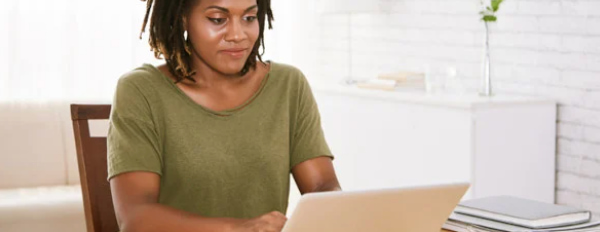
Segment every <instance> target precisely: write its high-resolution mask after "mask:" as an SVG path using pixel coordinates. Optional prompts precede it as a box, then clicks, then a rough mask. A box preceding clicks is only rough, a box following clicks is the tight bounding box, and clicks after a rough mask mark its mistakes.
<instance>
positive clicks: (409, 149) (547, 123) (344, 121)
mask: <svg viewBox="0 0 600 232" xmlns="http://www.w3.org/2000/svg"><path fill="white" fill-rule="evenodd" d="M313 93H314V94H315V97H316V99H317V102H318V104H319V109H320V112H321V118H322V125H323V129H324V131H325V136H326V138H327V141H328V143H329V145H330V147H331V149H332V151H333V153H334V155H335V156H336V160H335V161H334V165H335V168H336V171H337V174H338V177H339V179H340V181H341V184H342V187H343V189H344V190H364V189H376V188H391V187H403V186H414V185H429V184H439V183H449V182H462V181H467V182H470V183H471V184H472V186H471V189H470V190H469V192H468V193H467V195H466V196H465V198H464V199H468V198H472V197H485V196H492V195H505V194H506V195H513V196H519V197H524V198H529V199H535V200H540V201H544V202H552V203H553V202H554V186H555V138H556V104H555V103H554V102H553V101H549V100H543V99H536V98H530V97H516V96H494V97H491V98H487V97H480V96H477V95H475V94H473V95H440V94H438V95H432V94H425V93H402V92H384V91H377V90H362V89H356V88H352V87H342V86H339V87H333V88H323V87H319V86H313ZM294 197H297V196H293V198H294ZM290 202H291V203H292V204H291V207H293V202H294V199H292V200H291V201H290Z"/></svg>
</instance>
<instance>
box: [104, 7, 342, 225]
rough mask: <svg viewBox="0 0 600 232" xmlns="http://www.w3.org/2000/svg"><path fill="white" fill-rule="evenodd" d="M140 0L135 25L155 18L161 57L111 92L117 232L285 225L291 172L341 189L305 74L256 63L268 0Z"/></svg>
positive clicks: (313, 185) (316, 186) (308, 183)
mask: <svg viewBox="0 0 600 232" xmlns="http://www.w3.org/2000/svg"><path fill="white" fill-rule="evenodd" d="M147 5H148V8H147V13H146V17H145V19H144V26H143V29H142V33H143V32H144V28H145V27H146V22H147V21H148V19H150V26H149V30H150V45H151V47H152V49H153V50H154V53H155V56H156V57H157V58H159V57H164V58H165V60H166V64H164V65H161V66H158V67H154V66H151V65H147V64H146V65H143V66H142V67H140V68H137V69H135V70H133V71H132V72H130V73H127V74H125V75H124V76H123V77H121V79H120V80H119V83H118V86H117V90H116V93H115V99H114V104H113V111H112V113H111V127H110V131H109V137H108V151H109V152H108V164H109V168H108V169H109V170H108V171H109V177H108V179H109V181H110V185H111V190H112V196H113V202H114V205H115V211H116V215H117V219H118V222H119V226H120V228H121V230H123V231H126V232H138V231H148V232H151V231H178V232H187V231H197V232H201V231H240V232H242V231H261V232H262V231H269V232H270V231H281V229H282V227H283V225H284V223H285V221H286V218H285V216H284V214H283V213H285V212H286V209H287V202H288V195H289V175H290V173H292V175H293V177H294V178H295V180H296V183H297V185H298V188H299V190H300V192H301V193H302V194H304V193H308V192H319V191H336V190H340V189H341V188H340V185H339V183H338V180H337V177H336V175H335V171H334V169H333V165H332V158H333V156H332V154H331V152H330V150H329V148H328V146H327V144H326V142H325V139H324V136H323V132H322V129H321V125H320V117H319V112H318V110H317V105H316V103H315V100H314V99H313V95H312V93H311V90H310V88H309V85H308V83H307V81H306V79H305V77H304V76H303V75H302V73H301V72H300V71H299V70H297V69H296V68H293V67H291V66H288V65H283V64H279V63H275V62H263V61H262V60H261V56H260V54H259V47H260V46H261V45H263V31H264V27H265V21H267V22H268V23H269V28H270V27H271V20H272V19H273V15H272V12H271V8H270V0H154V1H152V0H148V2H147ZM150 12H152V14H151V17H150ZM149 17H150V18H149ZM263 46H264V45H263Z"/></svg>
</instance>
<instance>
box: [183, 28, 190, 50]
mask: <svg viewBox="0 0 600 232" xmlns="http://www.w3.org/2000/svg"><path fill="white" fill-rule="evenodd" d="M183 39H184V41H183V49H185V52H186V53H187V54H188V55H191V54H192V49H191V48H190V41H189V40H188V33H187V31H183Z"/></svg>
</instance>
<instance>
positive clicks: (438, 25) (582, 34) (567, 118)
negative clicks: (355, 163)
mask: <svg viewBox="0 0 600 232" xmlns="http://www.w3.org/2000/svg"><path fill="white" fill-rule="evenodd" d="M326 1H327V0H326ZM373 4H379V8H377V9H381V10H377V11H374V12H367V13H364V12H363V13H360V12H354V13H352V14H349V13H345V12H335V9H329V10H328V11H327V12H321V13H320V14H317V15H316V17H317V20H315V21H316V22H318V25H316V27H317V30H316V31H317V35H316V36H318V38H319V42H318V45H317V46H315V47H314V50H315V52H316V53H315V54H318V55H317V56H318V58H317V59H315V65H317V66H318V68H317V69H316V71H315V73H313V74H312V75H315V76H318V77H319V78H321V79H329V80H331V81H337V80H341V79H342V78H344V77H345V76H347V75H348V74H349V72H350V70H351V72H352V77H353V78H355V79H366V78H372V77H374V76H375V75H376V74H377V73H381V72H389V71H394V70H398V69H406V70H424V67H425V66H428V67H429V68H430V69H440V68H441V69H444V68H448V67H452V68H455V69H456V70H457V72H458V78H457V79H456V80H454V81H452V82H451V83H450V81H448V82H449V83H447V86H448V88H453V87H456V86H459V87H461V88H462V89H465V90H467V91H476V90H477V86H478V84H479V77H480V73H481V72H480V70H481V60H482V45H483V38H484V37H483V36H484V35H483V23H482V22H480V21H478V17H479V16H478V14H477V13H478V11H479V0H378V1H375V0H373ZM491 46H492V59H493V60H492V65H493V81H494V87H495V91H496V93H517V94H526V95H536V96H543V97H548V98H552V99H556V100H557V101H558V102H559V113H558V122H557V127H558V133H557V146H558V149H557V150H558V154H557V161H558V163H557V190H556V196H557V202H558V203H560V204H567V205H573V206H577V207H582V208H587V209H590V210H593V211H594V212H595V213H596V214H599V215H600V0H506V1H505V3H504V5H503V6H502V7H501V10H500V13H499V21H498V23H497V24H496V25H494V26H493V33H492V40H491ZM349 55H350V57H349ZM349 65H351V66H349Z"/></svg>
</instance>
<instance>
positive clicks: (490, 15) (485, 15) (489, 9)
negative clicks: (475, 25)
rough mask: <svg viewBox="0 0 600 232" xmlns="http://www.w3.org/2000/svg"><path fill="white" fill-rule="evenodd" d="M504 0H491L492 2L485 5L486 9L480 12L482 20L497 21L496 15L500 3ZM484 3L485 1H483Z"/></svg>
mask: <svg viewBox="0 0 600 232" xmlns="http://www.w3.org/2000/svg"><path fill="white" fill-rule="evenodd" d="M486 1H487V0H486ZM503 1H504V0H491V4H490V5H489V6H486V7H485V10H483V11H481V12H479V14H480V15H481V16H482V17H481V20H483V21H485V22H486V23H487V22H496V20H498V18H497V17H496V12H498V10H499V9H500V4H502V2H503ZM481 4H483V1H482V2H481Z"/></svg>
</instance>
